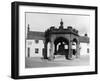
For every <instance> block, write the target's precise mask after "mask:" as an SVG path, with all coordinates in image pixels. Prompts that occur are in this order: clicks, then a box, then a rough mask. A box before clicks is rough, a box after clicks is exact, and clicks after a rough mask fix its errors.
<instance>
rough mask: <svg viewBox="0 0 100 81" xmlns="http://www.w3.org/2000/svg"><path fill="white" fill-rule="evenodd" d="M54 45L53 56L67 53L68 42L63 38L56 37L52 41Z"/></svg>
mask: <svg viewBox="0 0 100 81" xmlns="http://www.w3.org/2000/svg"><path fill="white" fill-rule="evenodd" d="M54 44H55V52H54V54H55V55H66V54H68V53H69V52H68V51H69V50H68V49H69V41H68V39H66V38H64V37H58V38H56V39H55V41H54Z"/></svg>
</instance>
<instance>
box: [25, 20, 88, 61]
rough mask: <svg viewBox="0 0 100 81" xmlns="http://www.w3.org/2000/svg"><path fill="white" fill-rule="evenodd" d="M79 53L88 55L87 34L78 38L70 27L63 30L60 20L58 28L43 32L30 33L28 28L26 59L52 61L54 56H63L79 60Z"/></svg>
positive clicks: (74, 30) (76, 32) (77, 34)
mask: <svg viewBox="0 0 100 81" xmlns="http://www.w3.org/2000/svg"><path fill="white" fill-rule="evenodd" d="M84 47H85V48H84ZM83 48H84V49H83ZM82 50H83V51H82ZM85 50H86V51H85ZM84 51H85V52H84ZM81 52H82V54H87V53H89V37H88V36H87V34H85V36H80V35H79V33H78V30H76V29H74V28H72V27H71V26H68V27H67V28H64V27H63V21H62V20H61V22H60V26H59V28H56V27H54V26H52V27H50V28H49V29H47V30H46V31H45V32H36V31H31V30H30V27H29V26H28V29H27V38H26V57H43V59H50V60H53V59H54V58H55V56H56V55H65V58H66V59H72V56H73V55H74V56H75V57H76V58H79V57H80V53H81Z"/></svg>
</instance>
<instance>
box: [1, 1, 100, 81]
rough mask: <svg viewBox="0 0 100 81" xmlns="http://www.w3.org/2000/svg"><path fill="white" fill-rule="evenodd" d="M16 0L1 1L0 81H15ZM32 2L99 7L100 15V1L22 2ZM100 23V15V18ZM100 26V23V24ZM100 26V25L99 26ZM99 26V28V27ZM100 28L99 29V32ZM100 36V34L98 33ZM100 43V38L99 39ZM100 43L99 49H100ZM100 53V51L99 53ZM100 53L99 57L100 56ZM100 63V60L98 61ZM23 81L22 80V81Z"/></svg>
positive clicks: (77, 79)
mask: <svg viewBox="0 0 100 81" xmlns="http://www.w3.org/2000/svg"><path fill="white" fill-rule="evenodd" d="M12 1H14V0H1V1H0V81H13V79H11V78H10V71H11V70H10V69H11V2H12ZM21 1H30V2H44V3H58V4H72V5H88V6H89V5H90V6H93V5H94V6H98V10H99V11H98V14H100V0H21ZM98 20H99V22H100V15H99V16H98ZM98 24H99V23H98ZM99 26H100V24H99ZM99 26H98V27H99ZM99 30H100V27H99V28H98V31H99ZM98 33H99V35H100V32H98ZM98 41H100V37H99V38H98ZM99 45H100V42H99V43H98V48H100V46H99ZM98 52H99V53H100V50H99V51H98ZM99 53H98V57H100V54H99ZM98 61H99V62H100V59H98ZM98 64H99V65H98V68H100V63H98ZM99 71H100V70H99ZM33 80H34V81H35V80H36V81H58V80H59V81H99V80H100V74H98V75H84V76H67V77H55V78H41V79H26V80H25V81H33ZM20 81H22V80H20Z"/></svg>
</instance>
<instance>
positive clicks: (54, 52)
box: [54, 44, 57, 54]
mask: <svg viewBox="0 0 100 81" xmlns="http://www.w3.org/2000/svg"><path fill="white" fill-rule="evenodd" d="M54 45H55V51H54V53H55V54H56V53H57V44H54Z"/></svg>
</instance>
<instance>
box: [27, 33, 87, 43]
mask: <svg viewBox="0 0 100 81" xmlns="http://www.w3.org/2000/svg"><path fill="white" fill-rule="evenodd" d="M27 39H37V40H45V37H44V32H38V31H29V32H28V34H27ZM79 40H80V42H82V43H89V37H87V36H80V37H79Z"/></svg>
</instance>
